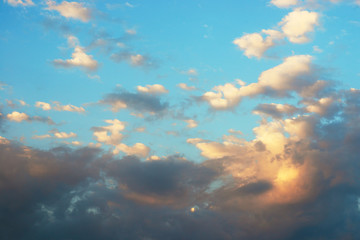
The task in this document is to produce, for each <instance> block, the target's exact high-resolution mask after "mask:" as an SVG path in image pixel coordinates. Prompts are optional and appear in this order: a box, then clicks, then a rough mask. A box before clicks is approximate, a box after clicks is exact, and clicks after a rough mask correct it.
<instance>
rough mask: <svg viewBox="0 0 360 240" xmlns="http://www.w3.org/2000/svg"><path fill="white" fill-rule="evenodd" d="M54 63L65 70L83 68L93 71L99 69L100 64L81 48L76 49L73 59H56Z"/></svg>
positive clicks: (72, 55)
mask: <svg viewBox="0 0 360 240" xmlns="http://www.w3.org/2000/svg"><path fill="white" fill-rule="evenodd" d="M53 63H54V64H55V66H61V67H65V68H69V67H83V68H85V69H87V70H92V71H94V70H96V69H97V68H98V62H97V61H96V60H94V59H93V56H91V55H87V54H86V53H85V50H84V48H82V47H80V46H77V47H75V50H74V52H73V53H72V54H71V59H66V60H63V59H55V60H54V61H53Z"/></svg>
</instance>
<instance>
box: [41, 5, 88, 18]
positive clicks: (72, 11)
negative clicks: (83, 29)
mask: <svg viewBox="0 0 360 240" xmlns="http://www.w3.org/2000/svg"><path fill="white" fill-rule="evenodd" d="M46 4H47V5H48V6H47V8H46V10H49V11H57V12H59V13H60V14H61V15H62V16H64V17H66V18H73V19H78V20H81V21H83V22H88V21H89V20H90V19H91V11H90V10H89V9H88V8H86V7H84V6H83V4H82V3H78V2H67V1H62V2H61V3H59V4H57V3H56V2H55V1H50V0H49V1H47V2H46Z"/></svg>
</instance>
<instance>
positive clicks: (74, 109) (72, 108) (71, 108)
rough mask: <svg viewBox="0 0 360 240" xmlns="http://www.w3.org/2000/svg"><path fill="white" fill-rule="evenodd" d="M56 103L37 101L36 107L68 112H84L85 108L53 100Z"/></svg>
mask: <svg viewBox="0 0 360 240" xmlns="http://www.w3.org/2000/svg"><path fill="white" fill-rule="evenodd" d="M53 103H54V105H53V106H51V104H50V103H46V102H36V104H35V107H38V108H42V109H43V110H44V111H49V110H51V109H54V110H56V111H67V112H78V113H83V112H85V109H84V108H83V107H77V106H74V105H71V104H68V105H61V104H60V103H59V102H53Z"/></svg>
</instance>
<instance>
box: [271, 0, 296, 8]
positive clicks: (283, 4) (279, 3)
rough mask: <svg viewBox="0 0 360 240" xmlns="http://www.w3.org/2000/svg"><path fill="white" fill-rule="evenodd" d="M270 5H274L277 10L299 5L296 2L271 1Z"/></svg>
mask: <svg viewBox="0 0 360 240" xmlns="http://www.w3.org/2000/svg"><path fill="white" fill-rule="evenodd" d="M270 3H271V4H273V5H275V6H276V7H278V8H288V7H291V6H294V5H297V4H298V3H299V1H298V0H271V1H270Z"/></svg>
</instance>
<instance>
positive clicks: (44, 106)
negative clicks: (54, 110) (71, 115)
mask: <svg viewBox="0 0 360 240" xmlns="http://www.w3.org/2000/svg"><path fill="white" fill-rule="evenodd" d="M35 107H38V108H41V109H42V110H44V111H49V110H51V105H50V104H49V103H46V102H36V103H35Z"/></svg>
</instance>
